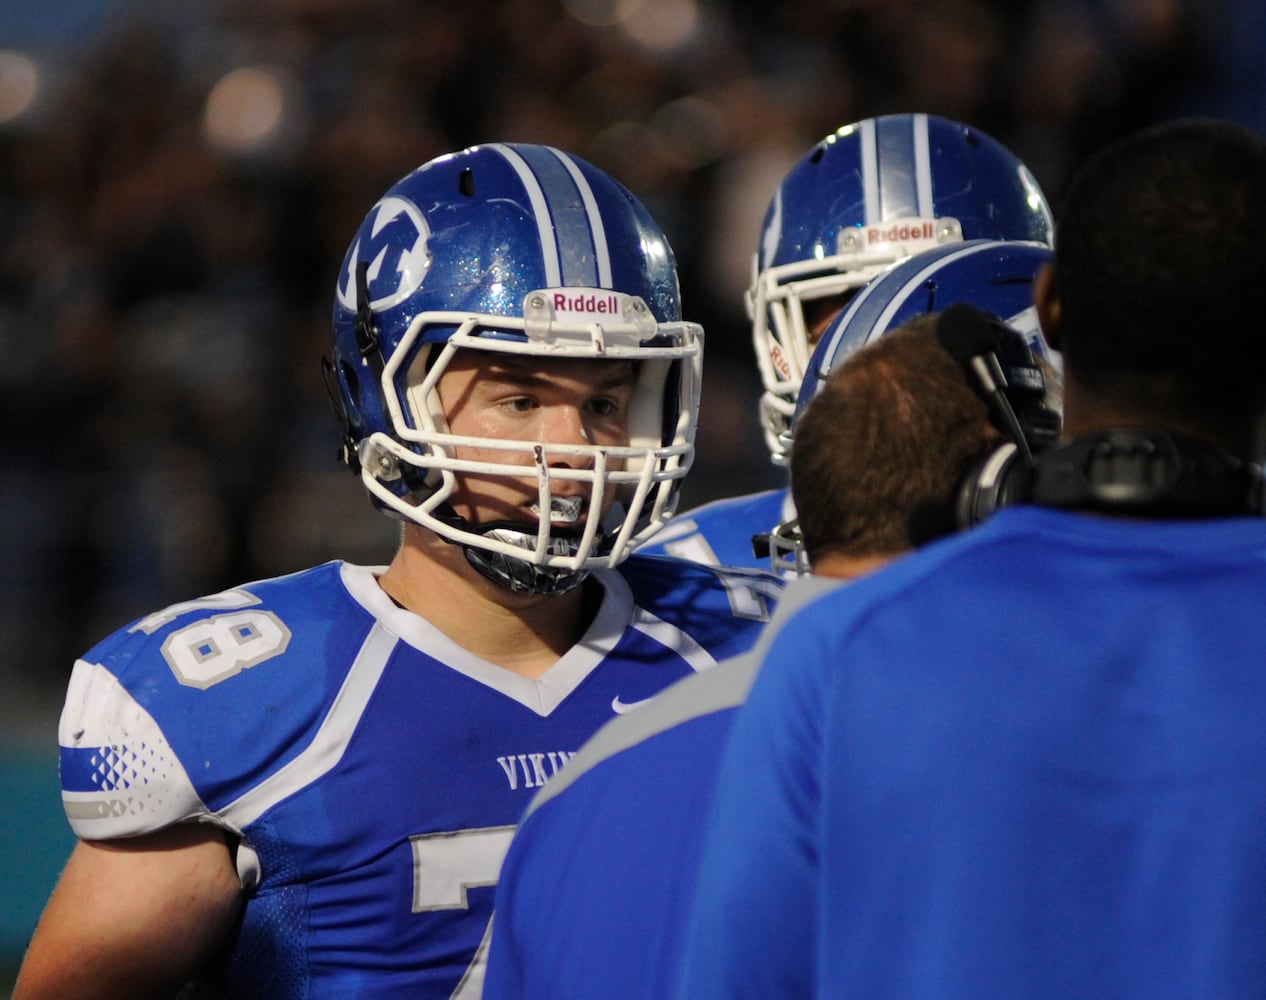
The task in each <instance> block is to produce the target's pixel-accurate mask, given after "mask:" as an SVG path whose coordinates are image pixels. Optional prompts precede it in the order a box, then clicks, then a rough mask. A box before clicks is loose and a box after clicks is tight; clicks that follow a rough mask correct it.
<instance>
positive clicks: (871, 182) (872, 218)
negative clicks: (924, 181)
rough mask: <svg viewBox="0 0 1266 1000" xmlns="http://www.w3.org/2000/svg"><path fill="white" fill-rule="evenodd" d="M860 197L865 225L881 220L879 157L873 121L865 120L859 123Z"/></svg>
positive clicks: (871, 119)
mask: <svg viewBox="0 0 1266 1000" xmlns="http://www.w3.org/2000/svg"><path fill="white" fill-rule="evenodd" d="M858 138H859V141H860V145H861V154H860V157H859V158H860V160H861V167H862V195H863V197H864V198H865V200H866V202H865V203H866V224H867V225H869V224H870V223H872V222H879V221H881V220H882V219H883V206H882V205H880V203H879V155H878V153H877V150H876V145H875V120H874V119H873V118H867V119H866V120H865V121H864V122H862V123H861V135H860V136H859V137H858Z"/></svg>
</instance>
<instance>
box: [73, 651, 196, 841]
mask: <svg viewBox="0 0 1266 1000" xmlns="http://www.w3.org/2000/svg"><path fill="white" fill-rule="evenodd" d="M57 741H58V743H59V744H60V745H61V779H62V803H63V805H64V807H65V810H66V817H67V819H69V820H70V825H71V828H72V829H73V830H74V831H75V834H76V835H77V836H79V837H82V838H85V839H89V840H105V839H112V838H115V837H128V836H134V835H137V834H142V833H152V832H153V831H155V830H158V829H161V828H162V827H165V826H169V825H170V824H172V823H180V822H185V821H188V820H196V819H210V818H211V817H210V815H209V813H208V811H207V807H206V805H205V804H203V802H202V801H201V799H200V798H199V797H198V794H197V791H196V790H195V789H194V787H193V783H192V782H190V780H189V775H188V774H187V773H186V771H185V769H184V766H183V765H182V764H181V763H180V761H179V760H178V759H177V758H176V756H175V754H174V753H172V750H171V747H170V746H168V743H167V739H166V737H165V736H164V735H163V732H162V730H161V729H159V727H158V724H157V723H156V722H155V721H154V719H153V717H152V716H151V715H150V714H149V713H148V712H147V711H145V709H144V708H142V707H141V706H140V705H139V704H137V702H136V701H135V700H134V699H133V698H132V696H131V695H130V694H128V692H127V691H126V690H124V688H123V686H122V685H121V684H120V683H119V682H118V680H116V679H115V677H114V676H113V675H112V674H111V673H110V672H109V671H107V670H106V669H105V668H104V667H101V666H99V665H97V664H92V663H88V662H86V661H84V660H78V661H77V662H76V663H75V669H74V672H73V673H72V674H71V678H70V685H69V688H68V689H67V693H66V704H65V706H64V707H63V709H62V715H61V721H60V723H59V724H58V729H57Z"/></svg>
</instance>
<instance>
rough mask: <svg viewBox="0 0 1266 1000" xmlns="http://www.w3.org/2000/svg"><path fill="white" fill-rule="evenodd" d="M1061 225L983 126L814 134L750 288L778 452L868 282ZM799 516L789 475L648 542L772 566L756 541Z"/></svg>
mask: <svg viewBox="0 0 1266 1000" xmlns="http://www.w3.org/2000/svg"><path fill="white" fill-rule="evenodd" d="M1053 232H1054V226H1053V223H1052V217H1051V212H1050V208H1049V206H1048V205H1047V203H1046V199H1045V197H1044V196H1043V194H1042V191H1041V188H1040V187H1039V186H1038V183H1037V181H1036V180H1035V179H1034V177H1033V175H1032V174H1031V173H1030V171H1029V170H1028V168H1026V167H1025V165H1024V164H1023V163H1022V162H1020V160H1019V159H1017V158H1016V157H1015V155H1014V154H1012V153H1011V152H1010V151H1009V150H1008V149H1006V148H1005V147H1004V146H1003V145H1002V144H1000V143H999V142H997V141H996V140H994V139H993V138H991V137H990V136H988V135H986V134H985V133H983V132H981V131H980V130H979V129H976V128H972V127H971V126H968V125H963V124H960V123H958V122H953V121H949V120H947V119H944V118H940V117H937V116H935V115H926V114H900V115H884V116H881V117H878V118H868V119H864V120H862V121H859V122H855V123H853V124H850V125H845V126H843V127H841V128H840V129H838V130H837V131H835V132H833V133H832V134H831V135H828V136H827V137H826V138H824V139H823V140H822V141H821V142H819V143H817V145H815V146H814V147H813V148H812V149H811V150H809V152H808V153H806V154H805V155H804V156H803V157H802V158H801V160H800V161H799V162H798V163H797V164H796V165H795V166H794V167H793V168H792V169H791V170H790V171H789V172H788V173H787V175H786V177H785V178H784V179H783V181H782V183H781V184H780V185H779V187H778V190H777V191H775V192H774V196H773V198H772V199H771V201H770V204H769V207H768V209H767V211H766V215H765V222H764V226H763V228H762V231H761V235H760V242H759V244H758V247H757V250H756V253H755V254H754V256H753V260H752V284H751V286H750V287H749V288H748V290H747V295H746V305H747V312H748V316H749V317H750V319H751V324H752V339H753V343H754V347H755V353H756V364H757V368H758V369H759V371H760V375H761V381H762V384H763V386H764V391H763V392H762V395H761V399H760V415H761V423H762V427H763V429H764V435H765V444H766V446H767V448H768V450H769V453H770V458H771V459H772V461H773V462H774V464H775V465H780V466H781V465H786V464H787V449H788V447H789V446H790V433H789V431H790V420H791V418H792V416H793V414H794V413H795V407H796V397H797V394H798V392H799V390H800V383H801V380H802V379H803V377H804V374H805V370H806V367H807V365H808V363H809V358H810V356H811V355H812V353H813V349H814V346H815V344H816V343H817V340H818V338H819V337H820V336H821V334H822V332H823V330H824V329H825V328H826V327H827V325H829V324H830V322H831V320H832V319H833V318H834V317H835V315H836V314H837V313H838V312H839V310H840V309H841V308H842V307H843V306H844V305H845V304H846V303H847V302H848V300H849V298H850V297H851V296H853V295H855V294H856V293H857V291H858V290H859V289H860V288H862V287H864V286H865V285H866V284H867V282H869V281H871V280H872V279H874V278H875V277H876V276H877V275H880V274H882V273H884V272H885V271H886V270H887V269H889V268H890V267H892V266H893V265H894V264H896V263H897V262H899V261H902V260H904V259H906V258H908V257H910V256H911V255H913V254H915V253H919V252H921V251H924V250H929V249H932V248H934V247H938V246H943V245H946V244H953V243H959V242H962V241H964V240H974V239H991V240H1022V241H1026V242H1035V243H1041V244H1044V245H1050V244H1051V243H1052V240H1053ZM927 308H929V309H930V308H933V307H932V306H928V307H927ZM794 517H795V509H794V505H793V504H792V502H791V492H790V489H789V488H787V487H782V488H779V489H774V490H765V491H762V492H759V493H753V494H749V495H746V496H740V497H731V498H726V499H723V500H717V501H713V502H711V503H708V504H705V505H703V506H701V507H699V508H696V509H694V510H691V511H688V512H685V513H682V514H680V515H678V516H677V517H676V518H675V519H674V520H673V522H672V523H671V524H670V525H669V526H668V527H667V528H665V529H664V530H663V531H661V532H660V533H659V534H658V535H656V536H655V537H654V538H653V539H651V541H650V542H649V543H647V545H646V546H644V547H643V548H644V551H646V552H649V553H660V554H670V555H676V556H681V557H683V558H687V559H693V560H696V561H698V562H702V563H720V564H723V565H731V566H759V567H767V566H768V559H767V557H766V555H765V554H764V550H763V548H762V547H761V546H760V545H759V544H758V545H757V547H756V549H754V548H753V539H754V538H756V537H757V536H765V535H768V533H769V531H770V529H771V528H773V527H774V526H775V525H777V524H779V523H782V522H786V521H790V520H792V519H793V518H794Z"/></svg>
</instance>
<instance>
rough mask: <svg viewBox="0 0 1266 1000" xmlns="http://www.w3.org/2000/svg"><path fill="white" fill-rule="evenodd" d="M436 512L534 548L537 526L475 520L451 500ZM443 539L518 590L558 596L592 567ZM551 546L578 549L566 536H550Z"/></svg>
mask: <svg viewBox="0 0 1266 1000" xmlns="http://www.w3.org/2000/svg"><path fill="white" fill-rule="evenodd" d="M435 514H436V516H437V517H439V519H440V520H442V521H444V523H445V524H451V525H453V527H455V528H459V529H461V530H462V531H469V532H473V533H475V534H479V535H486V536H488V537H490V538H494V539H496V540H497V541H499V542H505V543H507V544H509V545H513V546H516V547H518V548H521V549H523V550H524V551H525V553H526V552H531V551H532V549H533V548H535V538H536V532H535V530H524V528H523V527H522V526H521V525H519V524H516V523H515V522H512V521H494V522H492V523H489V524H472V523H471V522H470V521H468V520H467V519H466V518H464V517H462V516H461V515H460V514H458V513H457V512H456V511H455V510H453V509H452V507H450V506H449V505H448V504H444V505H443V506H442V507H440V508H437V509H436V511H435ZM440 537H441V538H444V536H443V535H440ZM444 541H446V542H448V543H449V544H451V545H458V546H460V547H461V550H462V553H463V554H464V555H465V556H466V561H467V562H468V563H470V565H471V566H473V567H474V568H475V569H476V570H477V571H478V572H479V573H480V574H481V575H482V576H484V577H486V578H487V579H489V580H491V581H492V582H493V583H495V584H497V585H498V586H501V587H505V588H506V589H507V590H510V591H513V592H514V593H516V594H540V595H542V596H544V597H558V596H560V595H562V594H566V593H568V592H569V591H571V590H574V589H575V588H576V587H578V586H580V585H581V584H582V583H584V581H585V579H586V578H587V577H588V576H589V570H587V569H584V570H574V569H561V568H556V567H552V566H538V565H536V564H535V563H532V562H528V561H527V559H519V558H517V557H515V556H513V555H509V554H507V553H505V552H493V551H490V550H488V549H481V548H478V547H477V546H474V545H470V544H468V543H464V542H457V541H454V540H453V539H450V538H444ZM550 548H551V551H552V552H553V554H554V555H560V556H561V555H571V554H572V553H573V552H574V551H575V543H574V542H573V541H572V540H571V539H569V538H567V537H565V536H554V537H552V538H551V539H550Z"/></svg>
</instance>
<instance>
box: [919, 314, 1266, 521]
mask: <svg viewBox="0 0 1266 1000" xmlns="http://www.w3.org/2000/svg"><path fill="white" fill-rule="evenodd" d="M936 332H937V339H938V340H939V341H940V342H941V345H942V346H943V347H944V348H945V350H946V351H947V352H948V353H949V354H950V356H951V357H953V358H954V360H955V361H957V362H958V364H959V366H960V367H961V368H962V369H963V371H964V373H965V374H966V375H967V380H968V382H969V383H970V384H971V386H972V387H973V388H974V389H975V390H976V392H977V393H979V395H980V397H981V398H982V399H983V400H985V402H986V403H987V404H988V405H989V408H990V419H991V421H992V422H993V424H994V426H996V427H997V428H998V429H999V430H1000V431H1002V432H1003V434H1004V435H1006V437H1007V440H1006V441H1005V443H1003V444H1002V445H1000V446H998V447H997V448H994V449H991V450H990V451H989V452H987V453H986V454H985V455H983V456H982V457H980V458H978V459H977V460H976V461H975V462H973V463H972V464H971V467H970V469H969V470H968V471H967V473H966V475H965V476H964V477H963V479H962V481H961V483H960V485H959V488H958V490H957V495H956V497H955V499H954V502H953V504H952V510H950V509H947V508H946V505H944V504H933V505H927V506H925V507H923V508H920V509H919V510H918V511H916V512H915V513H914V514H913V515H912V516H911V521H910V534H911V538H912V540H913V541H914V542H915V543H916V544H922V543H924V542H927V541H930V540H932V539H933V538H936V537H939V536H941V535H944V534H948V533H950V532H952V531H955V530H959V529H962V528H967V527H971V526H972V525H974V524H978V523H979V522H981V521H983V520H984V519H985V518H987V517H988V516H989V515H990V514H992V513H993V512H994V511H996V510H997V509H998V508H999V507H1004V506H1006V505H1008V504H1013V503H1031V504H1038V505H1040V506H1044V507H1055V508H1059V509H1063V510H1080V511H1088V512H1100V513H1111V514H1118V515H1127V516H1135V517H1156V518H1207V517H1226V516H1234V515H1258V516H1260V515H1262V514H1263V512H1264V511H1263V483H1262V470H1261V468H1260V467H1259V466H1257V465H1255V464H1253V463H1249V462H1243V461H1241V460H1239V459H1237V458H1236V457H1234V456H1233V455H1230V454H1228V453H1227V452H1225V451H1223V450H1222V449H1220V448H1218V447H1216V446H1214V445H1212V444H1210V443H1208V442H1205V441H1201V440H1198V439H1195V438H1190V437H1186V436H1183V435H1179V434H1173V433H1171V432H1169V431H1163V430H1149V429H1134V428H1131V429H1111V430H1105V431H1100V432H1098V433H1094V434H1088V435H1084V436H1081V437H1077V438H1074V439H1073V440H1071V441H1068V442H1066V443H1064V444H1059V443H1058V439H1059V417H1058V415H1057V414H1056V413H1055V412H1054V411H1053V410H1052V409H1051V408H1050V407H1049V406H1047V404H1046V384H1045V377H1044V375H1043V372H1042V368H1041V366H1040V365H1039V364H1038V362H1037V361H1036V359H1035V358H1034V356H1033V353H1032V352H1031V351H1030V350H1029V348H1028V345H1027V344H1026V343H1025V342H1024V338H1023V337H1022V336H1021V335H1020V334H1019V333H1018V332H1017V331H1015V330H1013V329H1012V328H1011V327H1009V326H1007V325H1006V324H1005V323H1003V322H1002V321H1001V320H1000V319H998V318H997V317H996V316H993V315H992V314H990V313H987V312H984V311H983V310H981V309H978V308H976V307H974V306H970V305H966V304H961V303H960V304H955V305H953V306H950V307H948V308H947V309H946V310H945V311H944V312H943V313H942V314H941V316H940V317H939V319H938V321H937V329H936Z"/></svg>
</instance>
